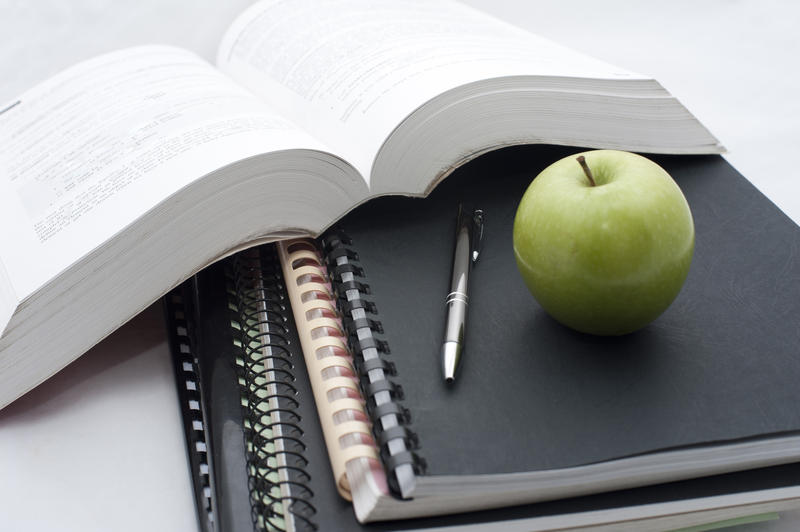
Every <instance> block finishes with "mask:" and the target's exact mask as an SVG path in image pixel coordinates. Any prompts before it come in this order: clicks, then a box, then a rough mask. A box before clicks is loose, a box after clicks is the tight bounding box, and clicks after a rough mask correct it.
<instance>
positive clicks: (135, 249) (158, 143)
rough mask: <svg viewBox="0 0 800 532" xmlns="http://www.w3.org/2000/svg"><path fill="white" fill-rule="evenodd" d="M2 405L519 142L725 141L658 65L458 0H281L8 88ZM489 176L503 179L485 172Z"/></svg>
mask: <svg viewBox="0 0 800 532" xmlns="http://www.w3.org/2000/svg"><path fill="white" fill-rule="evenodd" d="M0 142H1V143H2V146H3V150H2V152H0V227H1V228H2V229H0V331H2V336H0V407H3V406H5V405H7V404H8V403H9V402H11V401H13V400H14V399H15V398H17V397H18V396H20V395H21V394H23V393H24V392H25V391H27V390H29V389H31V388H32V387H34V386H36V385H37V384H38V383H40V382H42V381H43V380H45V379H46V378H48V377H49V376H50V375H52V374H53V373H55V372H56V371H58V370H59V369H61V368H62V367H63V366H65V365H66V364H68V363H69V362H70V361H72V360H74V359H75V358H76V357H78V356H79V355H80V354H82V353H83V352H85V351H86V350H87V349H88V348H89V347H91V346H92V345H94V344H95V343H97V342H98V341H99V340H100V339H102V338H103V337H104V336H106V335H108V334H109V333H110V332H112V331H113V330H115V329H116V328H117V327H119V326H120V325H121V324H123V323H124V322H126V321H127V320H128V319H130V318H131V317H132V316H134V315H135V314H137V313H138V312H139V311H141V310H142V309H143V308H145V307H146V306H147V305H149V304H151V303H152V302H154V301H155V300H157V299H158V298H159V297H160V296H161V295H163V294H164V293H166V292H167V290H168V289H170V288H171V287H174V286H176V285H177V284H178V283H180V282H181V281H182V280H184V279H186V278H188V277H189V276H190V275H192V274H193V273H195V272H197V271H198V270H200V269H201V268H203V267H204V266H206V265H208V264H210V263H212V262H214V261H216V260H217V259H219V258H221V257H223V256H226V255H228V254H230V253H231V252H233V251H236V250H238V249H241V248H244V247H248V246H251V245H254V244H256V243H260V242H265V241H270V240H277V239H282V238H286V237H288V236H295V235H318V234H319V233H320V232H321V231H323V230H324V229H325V228H327V227H329V226H330V225H331V224H332V223H333V222H334V221H335V220H337V219H339V218H340V217H342V216H343V215H344V214H345V213H347V212H348V211H350V210H351V209H353V208H354V207H355V206H357V205H359V204H361V203H363V202H364V201H366V200H368V199H370V198H372V197H374V196H378V195H386V194H404V195H425V194H427V193H429V192H430V191H431V190H432V189H433V187H435V186H436V184H437V183H438V182H440V181H441V180H442V179H443V178H445V177H446V176H447V175H448V174H449V173H451V171H452V170H453V169H455V168H456V167H458V166H459V165H461V164H462V163H464V162H466V161H468V160H470V159H472V158H474V157H476V156H478V155H479V154H481V153H484V152H486V151H489V150H493V149H496V148H499V147H503V146H507V145H513V144H523V143H542V142H546V143H551V144H562V145H573V146H585V147H604V148H619V149H627V150H633V151H639V152H650V153H717V152H720V151H722V147H721V146H720V144H719V143H718V142H717V140H716V139H715V138H714V137H713V136H712V135H711V134H710V133H709V132H708V131H707V130H706V129H705V128H704V127H703V126H702V125H701V124H700V123H699V122H698V121H697V120H696V119H695V118H694V117H693V116H692V115H691V114H690V113H689V112H688V111H687V110H686V109H685V108H684V107H683V106H682V105H681V104H680V103H679V102H678V101H677V100H676V99H675V98H673V97H672V96H671V95H670V94H669V93H668V92H667V91H666V90H665V89H664V88H662V87H661V86H660V85H659V84H658V83H657V82H656V81H654V80H653V79H650V78H648V77H646V76H641V75H638V74H634V73H631V72H627V71H625V70H622V69H620V68H617V67H615V66H611V65H608V64H606V63H604V62H601V61H598V60H595V59H592V58H589V57H586V56H584V55H581V54H578V53H575V52H573V51H570V50H568V49H566V48H563V47H561V46H559V45H557V44H555V43H552V42H550V41H548V40H545V39H542V38H539V37H536V36H534V35H531V34H528V33H526V32H524V31H522V30H520V29H517V28H516V27H514V26H512V25H509V24H507V23H504V22H501V21H498V20H496V19H493V18H491V17H489V16H487V15H485V14H482V13H480V12H478V11H475V10H473V9H471V8H468V7H465V6H462V5H460V4H458V3H455V2H432V3H427V2H417V1H396V0H393V1H385V2H372V1H366V0H363V1H362V0H341V1H336V2H328V1H321V0H316V1H314V0H306V1H293V2H283V1H277V0H267V1H264V2H261V3H258V4H256V5H254V6H252V7H251V8H250V9H248V10H247V11H245V12H244V13H243V14H242V15H241V16H240V17H239V18H238V20H236V21H235V22H234V23H233V25H232V26H231V28H230V29H229V30H228V32H227V33H226V34H225V36H224V37H223V39H222V42H221V44H220V47H219V52H218V58H217V64H216V66H213V65H211V64H209V63H208V62H206V61H205V60H203V59H202V58H200V57H198V56H196V55H195V54H193V53H191V52H189V51H186V50H182V49H177V48H173V47H165V46H144V47H136V48H130V49H125V50H120V51H118V52H114V53H110V54H107V55H103V56H100V57H97V58H94V59H90V60H88V61H86V62H83V63H80V64H78V65H76V66H74V67H72V68H69V69H68V70H66V71H64V72H62V73H60V74H58V75H56V76H55V77H53V78H51V79H49V80H46V81H44V82H43V83H41V84H40V85H38V86H36V87H34V88H32V89H31V90H29V91H27V92H26V93H24V94H22V95H21V96H20V97H19V98H17V99H16V100H14V101H11V102H8V103H7V104H2V105H0ZM487 178H491V176H487Z"/></svg>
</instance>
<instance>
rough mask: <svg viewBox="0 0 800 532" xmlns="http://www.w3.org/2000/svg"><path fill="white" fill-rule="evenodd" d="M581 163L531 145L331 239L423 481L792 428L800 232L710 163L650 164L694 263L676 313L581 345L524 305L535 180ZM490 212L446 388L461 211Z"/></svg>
mask: <svg viewBox="0 0 800 532" xmlns="http://www.w3.org/2000/svg"><path fill="white" fill-rule="evenodd" d="M577 151H579V150H577V149H574V148H560V147H552V146H526V147H520V148H512V149H507V150H502V151H498V152H494V153H491V154H489V155H487V156H484V157H481V158H480V159H478V160H476V161H474V162H473V163H472V164H470V165H467V166H466V167H464V168H462V169H460V170H459V171H457V172H456V173H454V174H453V175H452V176H450V177H449V178H448V179H447V180H446V181H445V182H443V183H442V184H441V185H439V187H438V188H437V189H436V190H434V192H433V193H432V194H431V195H430V196H429V197H428V198H426V199H415V198H403V197H389V198H379V199H377V200H373V201H371V202H369V203H367V204H365V205H363V206H361V207H360V208H358V209H357V210H355V211H353V212H352V213H350V214H349V215H348V216H347V217H346V218H345V219H344V220H342V221H341V223H340V224H339V225H338V226H337V228H336V230H337V231H339V230H340V231H342V232H343V233H344V234H346V235H347V236H348V237H349V238H350V239H351V241H352V244H351V246H350V247H351V248H352V249H353V250H354V251H355V252H357V254H358V260H357V261H356V264H357V265H358V266H360V268H361V269H363V279H362V280H363V281H365V283H366V284H368V285H369V287H370V290H371V295H370V296H369V297H370V299H371V300H372V301H373V302H374V303H375V305H376V307H377V315H376V316H375V317H376V319H379V320H380V322H381V323H382V325H383V329H384V332H383V334H377V335H376V336H377V337H378V338H379V339H380V340H383V341H385V342H386V343H387V345H388V348H389V350H390V352H391V354H389V355H388V357H387V358H388V359H390V360H391V361H392V362H394V364H395V365H396V367H397V377H396V382H398V383H399V384H401V385H402V387H403V389H404V395H405V398H404V399H403V400H402V404H403V406H405V407H407V408H408V409H409V411H410V412H411V416H412V418H413V419H412V422H411V424H410V428H411V430H412V431H413V432H414V433H415V434H416V435H417V436H418V440H419V447H420V448H419V450H418V451H416V452H417V454H418V455H419V456H420V457H422V458H423V459H424V460H425V461H426V462H427V473H426V474H429V475H459V474H489V473H509V472H517V471H533V470H542V469H552V468H562V467H568V466H575V465H581V464H587V463H593V462H598V461H605V460H609V459H613V458H619V457H625V456H632V455H637V454H640V453H646V452H651V451H655V450H661V449H671V448H679V447H686V446H691V445H696V444H707V443H714V442H727V441H735V440H741V439H746V438H751V437H760V436H764V435H773V434H776V435H777V434H783V433H789V432H794V431H797V430H798V429H800V408H798V405H799V404H800V387H798V386H797V382H799V381H800V357H798V351H797V346H798V345H800V324H799V323H798V319H797V316H799V315H800V297H798V291H797V286H798V281H799V280H800V260H798V257H799V256H800V254H799V253H798V250H800V230H798V227H797V226H796V225H795V224H794V223H793V222H792V221H791V220H790V219H789V218H788V217H786V216H785V215H784V214H783V213H781V212H780V211H779V210H778V209H777V208H776V207H775V206H774V205H773V204H772V203H771V202H770V201H769V200H767V199H766V198H765V197H764V196H763V195H762V194H760V193H759V192H758V191H757V190H756V189H755V188H754V187H753V186H752V185H751V184H750V183H749V182H748V181H747V180H746V179H745V178H744V177H742V176H741V175H740V174H739V173H738V172H737V171H736V170H735V169H733V168H732V167H731V166H730V165H729V164H728V163H727V162H726V161H725V160H724V159H723V158H722V157H719V156H655V157H652V158H653V159H654V160H655V161H656V162H658V163H659V164H661V165H662V166H663V167H664V168H665V169H666V170H667V171H668V172H669V173H670V174H671V175H672V176H673V177H674V178H675V180H676V181H677V183H678V184H679V186H680V187H681V188H682V190H683V192H684V194H685V196H686V198H687V200H688V202H689V204H690V206H691V209H692V213H693V216H694V221H695V227H696V247H695V255H694V260H693V263H692V266H691V269H690V272H689V276H688V279H687V281H686V284H685V285H684V287H683V289H682V291H681V293H680V294H679V296H678V297H677V299H676V300H675V302H674V303H673V304H672V306H671V307H670V308H669V309H668V310H667V311H666V312H665V313H664V314H663V315H662V316H660V317H659V318H658V319H657V320H656V321H655V322H653V323H652V324H650V325H649V326H647V327H646V328H644V329H642V330H640V331H638V332H636V333H633V334H630V335H627V336H622V337H595V336H590V335H585V334H580V333H576V332H574V331H572V330H570V329H568V328H566V327H564V326H562V325H560V324H558V323H557V322H555V321H554V320H553V319H551V318H550V317H549V316H547V315H546V313H545V312H544V311H543V310H542V309H541V308H540V307H539V305H538V304H537V303H536V301H535V300H534V299H533V297H532V296H531V295H530V293H529V292H528V290H527V289H526V287H525V285H524V284H523V281H522V278H521V276H520V275H519V273H518V271H517V266H516V263H515V260H514V255H513V251H512V238H511V236H512V223H513V219H514V215H515V212H516V208H517V205H518V202H519V199H520V198H521V197H522V194H523V192H524V191H525V189H526V187H527V186H528V184H529V183H530V181H531V180H532V179H533V177H534V176H536V174H537V173H538V172H540V171H541V170H542V169H544V168H545V167H546V166H548V165H549V164H550V163H552V162H554V161H556V160H558V159H560V158H561V157H564V156H566V155H568V154H569V153H574V152H577ZM460 201H465V202H468V203H470V204H472V205H473V206H475V207H476V208H482V209H483V210H484V211H485V218H486V224H485V234H484V238H483V249H482V251H481V256H480V259H479V261H478V263H477V264H476V266H475V267H474V268H473V270H472V273H471V276H470V307H469V316H468V320H467V331H466V343H465V345H466V347H465V352H464V354H463V358H462V364H461V367H460V374H459V375H458V376H457V379H456V382H455V385H454V386H446V385H445V384H444V383H443V380H442V375H441V361H440V354H439V353H440V348H441V341H442V334H443V331H444V319H445V311H444V310H445V309H444V300H445V296H446V295H447V293H448V291H449V282H450V269H451V264H452V246H453V234H454V230H455V217H456V212H457V207H458V203H459V202H460Z"/></svg>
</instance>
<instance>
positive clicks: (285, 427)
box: [227, 245, 318, 530]
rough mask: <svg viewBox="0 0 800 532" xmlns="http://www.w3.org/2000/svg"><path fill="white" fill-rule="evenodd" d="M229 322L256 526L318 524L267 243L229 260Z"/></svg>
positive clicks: (288, 320) (285, 312) (281, 294)
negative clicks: (235, 353)
mask: <svg viewBox="0 0 800 532" xmlns="http://www.w3.org/2000/svg"><path fill="white" fill-rule="evenodd" d="M227 273H228V278H229V285H228V286H229V296H230V308H231V310H232V311H233V320H232V326H233V327H234V329H235V330H234V338H238V341H235V343H236V345H237V348H238V351H239V354H238V356H237V365H238V374H239V384H240V390H241V392H242V404H243V408H244V419H245V421H244V425H245V446H246V453H247V467H248V477H249V486H248V487H249V491H250V503H251V508H252V517H253V524H254V527H255V529H256V530H285V529H286V528H287V523H286V520H292V521H293V523H292V525H291V526H289V528H292V529H294V530H317V528H318V527H317V525H316V524H315V523H314V522H313V521H312V518H313V516H314V514H315V513H316V509H315V508H314V506H313V505H312V503H311V500H312V497H313V493H312V492H311V490H310V488H309V487H308V483H309V481H310V480H311V479H310V477H309V476H308V474H307V473H306V466H307V460H306V458H305V457H304V451H305V445H304V444H303V438H302V437H303V429H302V427H301V424H300V422H301V419H300V416H299V414H298V413H297V409H298V407H299V405H298V402H297V399H296V398H295V396H296V393H297V390H296V388H295V385H294V381H295V377H294V375H293V371H292V370H293V368H294V364H295V362H298V363H302V360H301V361H295V360H293V356H292V353H291V351H290V349H289V347H288V346H289V344H290V343H291V340H290V338H289V333H290V331H292V330H294V327H295V325H294V321H293V317H292V314H291V311H290V310H289V309H287V306H286V305H287V301H286V296H285V287H284V284H283V279H282V274H281V268H280V263H279V262H278V257H277V253H276V251H275V246H274V245H266V246H261V247H259V248H254V249H252V250H248V251H245V252H241V253H238V254H237V255H235V256H234V257H231V258H230V259H228V264H227Z"/></svg>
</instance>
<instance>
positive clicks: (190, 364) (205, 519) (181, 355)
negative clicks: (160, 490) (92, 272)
mask: <svg viewBox="0 0 800 532" xmlns="http://www.w3.org/2000/svg"><path fill="white" fill-rule="evenodd" d="M191 283H192V281H191V280H190V281H187V283H186V284H184V285H183V286H180V287H178V288H176V289H174V290H172V291H171V292H170V293H168V294H167V295H166V296H164V299H163V304H164V317H165V319H166V326H167V337H168V340H169V346H170V352H171V354H172V365H173V369H174V372H175V384H176V389H177V391H178V405H179V407H180V409H181V417H182V418H183V431H184V436H185V438H186V452H187V458H188V459H189V468H190V472H191V477H192V485H193V489H194V497H195V509H196V510H197V523H198V526H199V529H200V531H201V532H214V531H215V528H214V522H215V519H214V514H215V511H214V501H213V499H212V494H213V491H212V489H211V481H210V477H209V464H208V452H207V451H208V449H207V441H208V440H209V438H208V436H207V434H206V430H207V428H206V423H205V416H204V414H203V400H202V397H201V395H200V377H199V371H198V367H197V357H196V355H195V353H194V348H193V344H194V341H193V340H192V338H191V336H190V326H189V320H190V319H191V315H192V308H191V304H190V303H191V302H190V301H187V297H186V295H187V293H188V292H190V290H189V289H188V287H189V286H191ZM189 299H191V298H189Z"/></svg>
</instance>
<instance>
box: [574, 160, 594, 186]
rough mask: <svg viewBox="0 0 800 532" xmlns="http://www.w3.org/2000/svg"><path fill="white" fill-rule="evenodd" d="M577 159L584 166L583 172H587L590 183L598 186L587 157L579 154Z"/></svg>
mask: <svg viewBox="0 0 800 532" xmlns="http://www.w3.org/2000/svg"><path fill="white" fill-rule="evenodd" d="M577 159H578V163H580V165H581V168H583V173H584V174H586V177H588V178H589V183H591V184H592V186H593V187H596V186H597V183H595V182H594V176H593V175H592V171H591V170H590V169H589V165H588V164H586V158H585V157H584V156H583V155H579V156H578V157H577Z"/></svg>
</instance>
